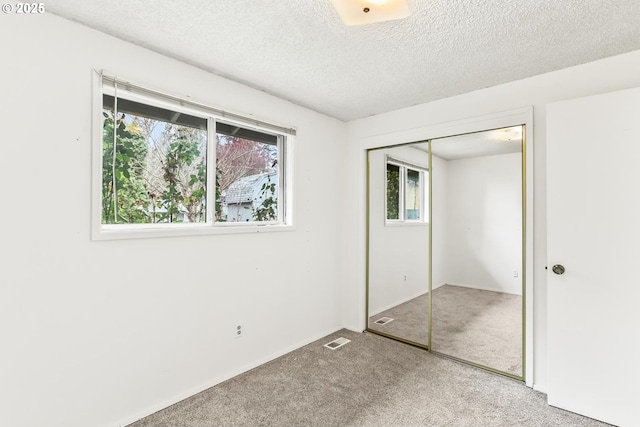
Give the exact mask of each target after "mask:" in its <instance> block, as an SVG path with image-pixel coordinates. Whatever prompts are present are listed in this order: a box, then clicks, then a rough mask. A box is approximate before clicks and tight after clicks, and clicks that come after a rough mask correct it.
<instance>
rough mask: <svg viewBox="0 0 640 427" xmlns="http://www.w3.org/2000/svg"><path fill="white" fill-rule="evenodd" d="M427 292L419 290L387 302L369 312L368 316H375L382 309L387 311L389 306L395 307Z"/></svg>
mask: <svg viewBox="0 0 640 427" xmlns="http://www.w3.org/2000/svg"><path fill="white" fill-rule="evenodd" d="M428 292H429V291H426V292H425V291H420V293H418V294H415V295H410V296H408V297H406V298H402V299H401V300H398V301H395V302H393V303H391V304H387V305H385V306H384V307H382V308H379V309H377V310H376V311H375V312H372V313H369V317H371V316H377V315H378V314H380V313H382V312H383V311H387V310H389V309H390V308H393V307H396V306H398V305H400V304H404V303H405V302H407V301H411V300H412V299H414V298H418V297H419V296H422V295H424V294H426V293H428Z"/></svg>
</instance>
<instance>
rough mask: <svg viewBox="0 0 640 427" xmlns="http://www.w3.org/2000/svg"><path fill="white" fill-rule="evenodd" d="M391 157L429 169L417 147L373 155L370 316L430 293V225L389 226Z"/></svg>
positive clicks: (426, 158) (376, 151) (370, 202)
mask: <svg viewBox="0 0 640 427" xmlns="http://www.w3.org/2000/svg"><path fill="white" fill-rule="evenodd" d="M387 155H389V156H391V157H393V158H394V159H396V160H402V161H404V162H408V163H411V164H414V165H416V166H421V167H422V168H424V169H427V168H428V166H429V164H428V163H429V157H428V154H427V153H426V152H425V151H421V150H418V149H416V148H413V147H394V148H390V149H384V150H375V151H371V152H369V172H370V174H369V242H370V246H369V316H372V315H374V314H378V313H380V312H381V311H384V310H387V309H389V308H391V307H394V306H396V305H398V304H401V303H403V302H405V301H408V300H410V299H412V298H415V297H417V296H418V295H422V294H424V293H425V292H427V291H428V290H429V277H428V273H429V225H428V223H427V222H420V223H404V224H385V218H386V210H385V196H386V192H385V183H386V176H387V175H386V174H387V170H386V156H387ZM425 184H428V183H426V182H425ZM427 214H428V213H427V212H425V215H427ZM405 277H406V280H405Z"/></svg>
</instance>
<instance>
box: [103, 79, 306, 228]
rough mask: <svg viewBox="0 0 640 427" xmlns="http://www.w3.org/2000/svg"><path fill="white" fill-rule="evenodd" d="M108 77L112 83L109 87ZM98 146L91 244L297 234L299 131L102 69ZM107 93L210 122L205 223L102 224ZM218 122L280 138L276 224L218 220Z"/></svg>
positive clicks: (278, 141) (278, 145) (278, 139)
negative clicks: (295, 170) (295, 146)
mask: <svg viewBox="0 0 640 427" xmlns="http://www.w3.org/2000/svg"><path fill="white" fill-rule="evenodd" d="M105 79H106V80H107V81H108V82H111V83H113V82H117V86H116V83H113V86H114V87H111V85H110V84H105ZM93 84H94V91H93V98H94V99H93V109H94V111H93V144H92V184H91V189H92V209H91V215H92V218H91V225H92V230H91V231H92V232H91V237H92V240H113V239H135V238H151V237H172V236H193V235H210V234H228V233H261V232H274V231H290V230H293V229H294V227H293V209H292V207H293V203H292V200H293V185H292V182H293V181H292V179H293V167H292V166H293V139H294V137H295V133H296V132H295V129H293V128H286V127H282V126H277V125H273V124H270V123H264V122H260V121H257V120H255V119H250V118H245V117H242V116H239V115H236V114H233V113H228V112H225V111H222V110H218V109H215V108H213V107H210V106H208V105H206V104H201V103H197V102H194V101H192V100H191V99H190V98H188V97H180V96H176V95H170V94H167V93H164V92H159V91H156V90H152V89H148V88H145V87H143V86H139V85H136V84H133V83H130V82H125V81H122V80H120V79H116V78H114V77H109V76H107V75H105V74H104V73H103V72H101V71H95V72H94V78H93ZM103 94H110V95H112V96H117V97H118V98H123V99H127V100H131V101H135V102H139V103H142V104H147V105H151V106H156V107H160V108H165V109H169V110H172V111H176V112H180V113H184V114H189V115H192V116H196V117H200V118H203V119H206V120H207V182H206V188H207V195H206V206H207V209H206V221H205V222H204V223H173V224H172V223H154V224H102V218H101V214H102V212H101V211H102V197H101V196H102V143H103V115H102V111H103V106H102V98H103ZM216 123H224V124H229V125H233V126H238V127H242V128H244V129H250V130H255V131H258V132H261V133H265V134H269V135H272V136H275V137H276V138H277V150H278V162H277V175H278V185H277V186H278V189H277V193H278V196H277V197H278V207H277V215H278V219H277V220H275V221H249V222H216V221H215V193H216V191H215V188H216V185H217V183H216V182H215V177H216V173H215V172H216V170H215V169H216V168H215V165H216V145H217V136H216Z"/></svg>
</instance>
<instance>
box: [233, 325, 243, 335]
mask: <svg viewBox="0 0 640 427" xmlns="http://www.w3.org/2000/svg"><path fill="white" fill-rule="evenodd" d="M233 332H234V337H236V338H242V334H243V331H242V324H240V323H238V324H236V327H235V329H234V331H233Z"/></svg>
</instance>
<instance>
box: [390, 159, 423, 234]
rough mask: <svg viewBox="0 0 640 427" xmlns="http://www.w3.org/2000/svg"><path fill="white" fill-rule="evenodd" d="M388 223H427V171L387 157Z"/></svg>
mask: <svg viewBox="0 0 640 427" xmlns="http://www.w3.org/2000/svg"><path fill="white" fill-rule="evenodd" d="M386 166H387V182H386V208H387V222H405V221H415V222H425V221H426V212H427V208H426V205H427V201H428V195H427V185H426V183H427V169H425V168H421V167H419V166H415V165H411V164H409V163H405V162H402V161H399V160H395V159H392V158H390V157H387V160H386Z"/></svg>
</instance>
